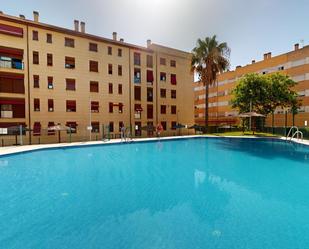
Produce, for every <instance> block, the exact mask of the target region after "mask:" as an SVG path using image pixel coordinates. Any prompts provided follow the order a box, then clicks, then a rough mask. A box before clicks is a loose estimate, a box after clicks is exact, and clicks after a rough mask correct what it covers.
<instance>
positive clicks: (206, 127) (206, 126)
mask: <svg viewBox="0 0 309 249" xmlns="http://www.w3.org/2000/svg"><path fill="white" fill-rule="evenodd" d="M208 95H209V85H208V84H207V83H206V84H205V132H208V111H209V110H208Z"/></svg>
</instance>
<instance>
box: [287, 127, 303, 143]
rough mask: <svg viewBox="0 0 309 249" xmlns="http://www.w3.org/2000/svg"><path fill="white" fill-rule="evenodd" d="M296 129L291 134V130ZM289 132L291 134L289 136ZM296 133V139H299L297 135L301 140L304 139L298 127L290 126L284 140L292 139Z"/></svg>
mask: <svg viewBox="0 0 309 249" xmlns="http://www.w3.org/2000/svg"><path fill="white" fill-rule="evenodd" d="M294 129H296V131H295V132H294V133H293V134H292V132H293V130H294ZM290 134H292V136H291V137H290ZM296 135H297V140H298V139H299V135H300V138H301V140H303V139H304V134H303V133H302V132H301V131H300V130H299V129H298V127H297V126H292V127H291V128H290V130H289V132H288V134H287V136H286V140H288V138H290V140H292V139H293V138H294V137H295V136H296Z"/></svg>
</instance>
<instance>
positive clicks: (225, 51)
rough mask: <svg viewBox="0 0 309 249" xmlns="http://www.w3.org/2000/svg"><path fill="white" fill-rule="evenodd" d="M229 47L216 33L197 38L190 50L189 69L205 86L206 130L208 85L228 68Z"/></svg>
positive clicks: (206, 123)
mask: <svg viewBox="0 0 309 249" xmlns="http://www.w3.org/2000/svg"><path fill="white" fill-rule="evenodd" d="M229 57H230V48H229V47H228V46H227V43H226V42H223V43H219V42H218V41H217V37H216V35H214V36H213V37H206V38H205V40H201V39H198V40H197V45H196V47H195V48H194V49H193V50H192V60H191V69H192V71H193V72H195V73H197V75H198V77H199V80H200V81H202V82H203V85H204V86H205V129H206V131H208V93H209V86H210V85H211V84H213V83H215V82H216V80H217V76H218V74H219V73H222V72H224V71H226V70H228V69H229V66H230V61H229Z"/></svg>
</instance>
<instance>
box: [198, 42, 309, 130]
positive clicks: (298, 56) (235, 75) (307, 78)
mask: <svg viewBox="0 0 309 249" xmlns="http://www.w3.org/2000/svg"><path fill="white" fill-rule="evenodd" d="M274 72H280V73H282V74H287V75H289V76H290V77H291V78H292V79H293V80H294V81H296V82H297V83H298V84H297V85H296V86H295V88H294V89H295V90H296V91H297V93H298V95H299V98H300V99H301V100H302V106H301V107H300V109H299V113H298V114H297V115H296V117H295V125H297V126H300V127H303V126H304V125H305V121H306V120H307V121H309V46H305V47H303V48H300V47H299V44H295V46H294V50H293V51H291V52H288V53H285V54H281V55H278V56H274V57H272V55H271V53H266V54H264V59H263V60H262V61H258V62H256V61H254V60H253V61H252V63H251V64H249V65H246V66H243V67H241V66H237V67H236V69H235V70H234V71H229V72H225V73H222V74H220V75H219V77H218V80H217V82H216V83H215V84H214V85H212V86H210V88H209V125H212V126H220V125H227V124H228V125H230V124H231V125H234V124H237V123H238V118H237V115H238V113H237V110H234V109H232V107H231V102H230V101H231V99H232V90H233V89H234V88H235V86H236V84H237V83H236V82H237V80H239V79H240V78H241V77H242V76H243V75H245V74H247V73H259V74H269V73H274ZM194 92H195V121H196V123H199V124H204V122H205V121H204V120H205V87H204V86H203V84H202V83H201V82H197V83H196V84H195V86H194ZM284 113H285V110H282V109H279V108H278V109H277V110H276V112H275V115H274V118H275V119H274V120H275V122H274V125H275V126H276V127H283V126H285V114H284ZM271 124H272V117H267V119H266V125H267V126H271ZM287 124H288V125H289V126H290V125H292V114H291V113H288V115H287Z"/></svg>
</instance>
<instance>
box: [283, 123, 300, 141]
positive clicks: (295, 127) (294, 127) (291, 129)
mask: <svg viewBox="0 0 309 249" xmlns="http://www.w3.org/2000/svg"><path fill="white" fill-rule="evenodd" d="M293 129H296V132H298V131H299V129H298V127H297V126H295V125H293V126H292V127H291V128H290V130H289V132H288V134H287V135H286V140H287V139H288V137H289V136H290V134H291V132H292V131H293ZM296 132H295V133H296ZM295 133H293V134H292V137H293V135H294V134H295Z"/></svg>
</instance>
